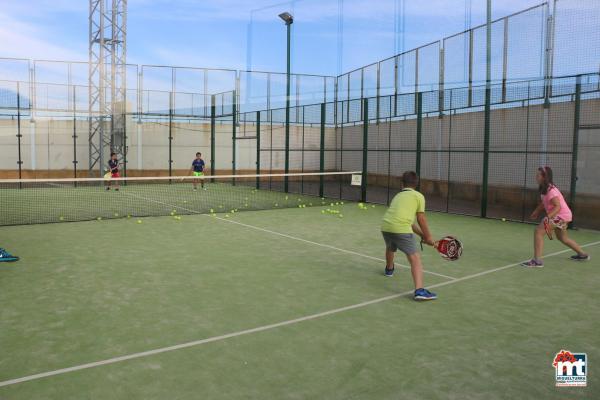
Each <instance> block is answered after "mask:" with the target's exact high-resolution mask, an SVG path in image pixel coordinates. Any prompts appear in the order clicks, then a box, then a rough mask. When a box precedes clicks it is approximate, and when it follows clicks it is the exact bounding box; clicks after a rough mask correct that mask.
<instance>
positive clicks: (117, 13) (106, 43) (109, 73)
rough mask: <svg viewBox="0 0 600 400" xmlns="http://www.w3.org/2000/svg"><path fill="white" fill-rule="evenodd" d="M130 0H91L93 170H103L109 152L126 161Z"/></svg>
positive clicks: (91, 154)
mask: <svg viewBox="0 0 600 400" xmlns="http://www.w3.org/2000/svg"><path fill="white" fill-rule="evenodd" d="M126 27H127V0H90V14H89V28H90V31H89V33H90V48H89V151H90V159H89V161H90V163H89V172H90V176H93V175H94V174H93V172H94V170H95V169H96V170H97V171H99V172H100V175H102V174H103V168H105V167H106V162H107V161H108V156H109V153H110V152H111V151H112V152H115V153H117V155H118V157H119V159H120V160H122V162H123V163H125V162H126V156H127V155H126V152H127V146H126V130H125V122H126V119H125V114H126V111H127V106H126V104H127V103H126V99H127V88H126V69H127V68H126V56H127V46H126V37H127V29H126Z"/></svg>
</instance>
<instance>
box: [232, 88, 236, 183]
mask: <svg viewBox="0 0 600 400" xmlns="http://www.w3.org/2000/svg"><path fill="white" fill-rule="evenodd" d="M232 100H233V101H232V107H231V121H232V129H231V143H232V146H231V147H232V152H233V154H232V155H231V157H232V158H231V175H234V176H235V169H236V166H235V158H236V152H235V148H236V146H237V143H236V140H235V138H236V125H237V118H236V117H237V114H236V111H237V110H236V106H235V90H234V91H233V98H232ZM231 183H232V184H233V186H235V177H234V178H232V180H231Z"/></svg>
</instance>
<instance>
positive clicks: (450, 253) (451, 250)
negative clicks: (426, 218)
mask: <svg viewBox="0 0 600 400" xmlns="http://www.w3.org/2000/svg"><path fill="white" fill-rule="evenodd" d="M435 249H436V250H437V251H438V253H440V255H441V256H442V258H443V259H444V260H446V261H456V260H458V259H459V258H460V256H461V255H462V252H463V245H462V243H461V241H460V240H458V239H457V238H455V237H454V236H446V237H444V238H442V239H440V240H439V241H438V242H437V245H436V246H435Z"/></svg>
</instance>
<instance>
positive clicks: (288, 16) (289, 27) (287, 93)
mask: <svg viewBox="0 0 600 400" xmlns="http://www.w3.org/2000/svg"><path fill="white" fill-rule="evenodd" d="M279 18H281V19H282V20H283V22H285V26H286V27H287V74H286V91H285V173H286V174H287V173H289V172H290V40H291V35H292V34H291V30H292V24H293V23H294V17H293V16H292V14H290V13H288V12H284V13H281V14H279ZM283 182H284V183H283V190H284V192H286V193H287V192H288V189H289V188H288V183H289V182H288V176H287V175H286V176H285V177H284V180H283Z"/></svg>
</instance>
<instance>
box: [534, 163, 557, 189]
mask: <svg viewBox="0 0 600 400" xmlns="http://www.w3.org/2000/svg"><path fill="white" fill-rule="evenodd" d="M538 171H540V174H541V175H542V178H544V182H542V183H540V187H539V191H540V194H548V189H549V188H550V186H554V181H553V177H552V168H550V167H548V166H546V167H539V168H538Z"/></svg>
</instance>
